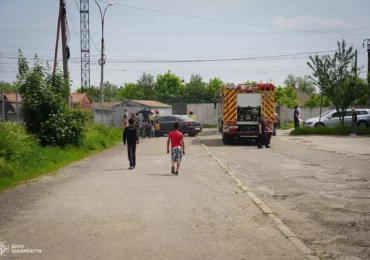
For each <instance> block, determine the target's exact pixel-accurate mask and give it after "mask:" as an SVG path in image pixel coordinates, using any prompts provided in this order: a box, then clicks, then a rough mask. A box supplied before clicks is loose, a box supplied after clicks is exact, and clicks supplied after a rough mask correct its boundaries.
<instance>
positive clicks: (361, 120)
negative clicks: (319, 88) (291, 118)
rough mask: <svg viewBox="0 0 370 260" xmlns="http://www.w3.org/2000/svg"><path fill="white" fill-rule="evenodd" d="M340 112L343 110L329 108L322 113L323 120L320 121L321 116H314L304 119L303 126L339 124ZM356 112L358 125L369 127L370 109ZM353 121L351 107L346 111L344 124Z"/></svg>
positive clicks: (349, 123) (332, 125)
mask: <svg viewBox="0 0 370 260" xmlns="http://www.w3.org/2000/svg"><path fill="white" fill-rule="evenodd" d="M340 113H341V112H337V110H329V111H327V112H325V113H323V114H322V115H321V121H319V117H313V118H310V119H307V120H304V122H303V127H317V126H327V127H334V126H338V125H340V124H341V122H340V119H339V115H340ZM356 113H357V125H358V126H359V127H369V126H370V109H356ZM351 123H352V111H351V110H350V109H349V110H347V111H346V112H345V116H344V125H351Z"/></svg>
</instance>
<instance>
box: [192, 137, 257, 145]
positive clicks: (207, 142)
mask: <svg viewBox="0 0 370 260" xmlns="http://www.w3.org/2000/svg"><path fill="white" fill-rule="evenodd" d="M201 141H202V143H203V144H204V145H206V146H245V147H256V146H257V144H256V142H254V141H248V140H236V141H233V142H231V143H230V144H227V145H225V144H223V143H222V137H221V136H220V137H219V138H217V139H216V138H215V139H201ZM193 144H199V143H195V142H194V143H193Z"/></svg>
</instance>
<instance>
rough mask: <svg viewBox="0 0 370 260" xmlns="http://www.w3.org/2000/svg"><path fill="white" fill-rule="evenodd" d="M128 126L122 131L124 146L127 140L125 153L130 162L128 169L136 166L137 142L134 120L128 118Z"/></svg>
mask: <svg viewBox="0 0 370 260" xmlns="http://www.w3.org/2000/svg"><path fill="white" fill-rule="evenodd" d="M128 123H129V126H128V127H126V128H125V130H124V131H123V137H122V139H123V145H124V146H126V142H127V154H128V160H129V162H130V168H129V169H130V170H132V169H134V168H135V166H136V144H138V143H139V136H138V134H137V130H136V127H135V126H134V124H135V120H134V119H133V118H130V119H129V120H128Z"/></svg>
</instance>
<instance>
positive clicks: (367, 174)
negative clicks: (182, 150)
mask: <svg viewBox="0 0 370 260" xmlns="http://www.w3.org/2000/svg"><path fill="white" fill-rule="evenodd" d="M281 133H282V135H281V136H278V137H273V139H272V142H271V146H272V148H271V149H261V150H257V149H256V147H255V145H254V144H245V143H238V144H235V145H232V146H224V145H222V142H221V136H220V135H216V132H215V131H210V132H206V133H205V134H204V135H203V136H202V137H201V140H202V142H203V143H204V144H205V145H206V146H207V147H208V148H209V149H210V151H211V152H212V153H213V154H214V155H215V156H216V157H217V158H219V159H220V160H221V162H222V163H224V164H225V165H227V167H228V168H229V169H230V170H231V171H233V172H234V173H235V174H236V176H237V177H238V178H239V179H240V180H241V181H242V182H243V183H245V184H246V185H247V186H248V187H249V188H250V189H251V190H252V191H253V192H254V193H255V194H256V195H257V196H258V197H259V198H260V199H261V200H262V201H263V202H265V204H267V205H268V206H269V207H270V208H271V209H272V210H274V211H276V214H277V215H278V216H279V218H280V219H281V220H282V221H283V222H284V223H285V224H286V225H287V226H288V227H289V228H290V229H291V230H292V231H293V232H294V233H295V234H297V235H298V236H299V238H301V240H302V241H303V242H305V243H306V245H308V246H309V247H310V248H311V249H312V250H314V251H315V252H316V253H317V254H318V255H319V256H320V257H321V258H322V259H336V260H339V259H340V260H348V259H354V260H358V259H364V260H365V259H370V156H369V155H370V146H366V145H364V144H369V140H370V139H368V138H356V137H355V138H341V137H338V138H325V137H319V138H317V137H290V136H288V135H287V132H286V131H285V132H281Z"/></svg>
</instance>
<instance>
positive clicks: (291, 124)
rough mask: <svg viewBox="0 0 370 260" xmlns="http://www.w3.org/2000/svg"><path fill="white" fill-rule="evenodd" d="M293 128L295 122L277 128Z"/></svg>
mask: <svg viewBox="0 0 370 260" xmlns="http://www.w3.org/2000/svg"><path fill="white" fill-rule="evenodd" d="M292 128H294V122H289V123H288V124H286V125H282V126H280V127H277V128H276V129H277V130H288V129H292Z"/></svg>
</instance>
